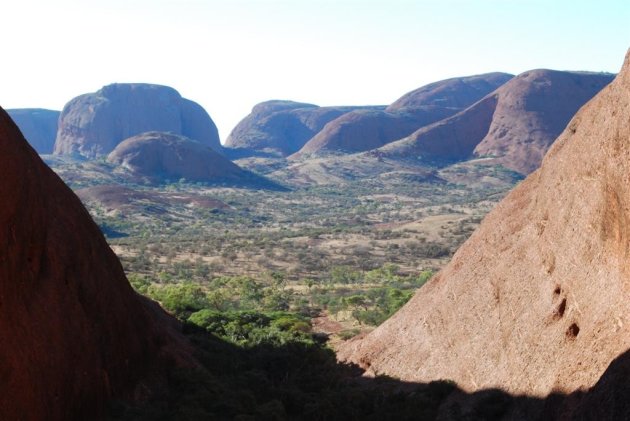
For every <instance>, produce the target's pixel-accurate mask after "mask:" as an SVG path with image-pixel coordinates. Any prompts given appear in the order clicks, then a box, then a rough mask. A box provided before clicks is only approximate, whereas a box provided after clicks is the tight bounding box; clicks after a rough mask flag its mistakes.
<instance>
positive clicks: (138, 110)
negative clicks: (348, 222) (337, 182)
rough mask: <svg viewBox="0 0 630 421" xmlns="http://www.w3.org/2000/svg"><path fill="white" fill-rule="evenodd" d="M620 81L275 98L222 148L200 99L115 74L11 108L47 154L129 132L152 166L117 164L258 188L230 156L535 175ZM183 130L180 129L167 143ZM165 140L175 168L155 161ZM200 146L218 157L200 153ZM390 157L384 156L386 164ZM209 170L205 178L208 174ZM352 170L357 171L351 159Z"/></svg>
mask: <svg viewBox="0 0 630 421" xmlns="http://www.w3.org/2000/svg"><path fill="white" fill-rule="evenodd" d="M612 79H613V75H611V74H605V73H587V72H566V71H552V70H532V71H528V72H525V73H522V74H521V75H518V76H516V77H513V76H512V75H509V74H505V73H488V74H483V75H476V76H467V77H458V78H452V79H447V80H443V81H439V82H435V83H431V84H429V85H426V86H423V87H420V88H418V89H416V90H414V91H411V92H409V93H407V94H405V95H403V96H402V97H400V99H398V100H396V101H394V102H393V103H392V104H390V105H389V106H384V105H381V106H364V107H357V106H335V107H319V106H317V105H314V104H308V103H300V102H293V101H280V100H273V101H267V102H263V103H261V104H258V105H256V106H255V107H254V108H253V109H252V112H251V113H250V114H249V115H248V116H246V117H245V118H244V119H243V120H242V121H241V122H240V123H239V124H238V125H237V126H236V127H235V128H234V129H233V130H232V132H231V133H230V136H229V137H228V139H227V141H226V144H225V147H223V146H221V144H220V142H219V137H218V132H217V128H216V126H215V125H214V122H213V121H212V119H211V117H210V116H209V115H208V114H207V113H206V112H205V110H204V109H203V108H202V107H201V106H199V105H198V104H197V103H195V102H193V101H190V100H188V99H185V98H182V97H181V96H180V95H179V93H178V92H177V91H176V90H174V89H173V88H170V87H166V86H160V85H150V84H142V83H134V84H112V85H108V86H105V87H103V88H102V89H100V90H99V91H97V92H95V93H90V94H84V95H81V96H79V97H77V98H74V99H72V100H71V101H70V102H69V103H68V104H66V106H65V107H64V109H63V111H62V112H61V113H59V112H57V111H50V110H39V109H15V110H9V114H10V115H11V116H13V118H14V119H15V121H16V123H17V124H18V125H19V127H20V128H21V130H22V131H23V133H24V134H25V136H26V137H27V138H28V139H29V141H30V142H31V144H32V145H33V146H34V147H35V149H36V150H37V151H38V152H39V153H42V154H47V153H51V152H52V153H54V154H56V155H70V156H73V157H78V158H81V159H95V158H99V157H106V156H107V155H109V154H110V153H112V152H113V151H114V150H115V149H117V148H118V146H120V145H121V143H125V142H126V143H125V144H126V145H127V147H126V148H127V149H126V150H130V149H129V146H128V145H129V144H134V145H135V146H134V149H133V150H134V151H136V152H138V153H141V154H143V157H144V158H143V159H147V160H148V161H150V162H151V164H143V165H139V164H136V165H131V164H130V162H131V160H132V158H131V157H129V156H127V157H122V156H121V155H123V153H122V152H121V151H120V150H119V151H118V152H116V153H114V155H113V156H111V157H110V159H109V162H110V163H113V164H117V165H121V166H122V167H125V168H127V170H129V169H130V168H132V167H133V168H134V170H133V171H131V172H135V173H136V174H140V173H142V176H143V177H145V179H146V180H148V179H152V180H157V179H165V178H166V179H170V178H186V179H190V180H200V178H203V181H204V182H210V183H212V182H218V181H219V180H226V179H230V180H232V181H235V180H236V179H238V178H240V177H244V178H243V179H242V180H241V181H239V183H238V184H241V185H258V186H260V185H264V184H265V183H262V184H261V183H259V182H260V179H256V177H255V176H254V175H253V174H252V173H251V172H248V171H243V170H241V169H240V168H239V169H238V170H237V169H236V168H238V167H237V166H236V165H235V164H231V163H229V161H228V158H229V159H232V160H237V163H238V164H239V165H244V166H248V165H250V164H251V163H252V161H251V158H256V157H260V158H271V159H279V160H284V159H288V160H289V162H285V163H284V164H282V165H283V166H284V167H287V168H296V169H297V170H296V171H285V172H284V173H282V172H279V173H278V175H283V176H284V177H286V176H289V174H298V173H300V174H301V175H304V173H305V172H308V171H309V168H312V167H313V166H312V165H311V164H310V162H311V161H312V160H313V159H317V160H320V161H321V160H322V159H323V160H325V161H326V162H327V163H328V165H327V167H328V168H335V167H336V166H339V165H340V162H341V161H343V162H344V163H345V164H344V165H345V166H347V165H349V164H348V163H350V162H358V161H361V162H362V164H361V165H362V168H363V170H361V171H360V172H363V173H365V170H367V169H368V168H369V167H370V166H372V167H374V168H375V170H374V171H376V172H381V173H382V172H383V171H384V168H386V169H388V170H400V169H401V168H397V169H396V168H394V167H397V166H398V167H409V166H410V165H411V166H418V167H427V166H433V167H436V166H437V167H440V166H442V165H448V164H452V163H456V162H461V161H466V160H470V159H476V158H485V159H487V160H488V163H493V164H495V165H503V166H504V167H506V168H508V169H512V170H514V171H516V172H518V173H520V174H523V175H527V174H529V173H530V172H532V171H533V170H535V169H536V168H538V166H539V165H540V162H541V160H542V157H543V156H544V154H545V152H546V151H547V149H548V148H549V147H550V146H551V144H552V143H553V141H554V139H555V138H556V136H557V135H558V134H560V132H561V131H562V130H563V128H564V127H565V126H566V124H567V123H568V122H569V120H570V119H571V117H572V116H573V114H574V113H575V112H576V111H577V110H578V109H579V108H580V107H581V106H582V105H584V103H586V102H587V101H588V100H589V99H590V98H592V97H593V96H594V95H595V94H597V92H599V91H600V90H601V89H602V88H603V87H604V86H606V85H607V84H608V83H610V81H611V80H612ZM55 121H58V124H56V123H55ZM147 132H152V133H153V134H152V135H150V136H149V135H145V134H146V133H147ZM157 133H170V134H168V135H167V134H163V135H159V134H157ZM137 136H140V138H138V137H137ZM174 136H180V137H179V138H178V140H177V141H172V142H171V141H168V142H167V141H165V139H166V138H169V139H171V140H173V139H175V137H174ZM130 138H135V139H134V140H133V141H131V140H129V141H128V139H130ZM184 138H185V139H188V140H190V141H193V142H196V143H197V144H198V146H194V147H193V146H192V145H193V144H192V143H189V142H188V141H184V140H183V139H184ZM152 142H157V143H156V146H155V148H151V147H150V144H151V143H152ZM158 144H159V146H158ZM140 145H143V146H142V147H140ZM201 146H204V147H206V148H209V149H212V150H213V151H212V152H210V151H206V152H205V153H193V152H191V153H189V154H188V155H187V156H189V158H190V159H189V160H188V161H187V162H186V163H185V164H184V163H179V164H177V165H179V167H180V169H181V171H180V170H177V171H174V172H172V170H174V168H175V166H177V165H176V164H175V161H174V160H173V157H174V156H182V155H181V152H182V151H183V150H184V149H185V150H190V151H192V149H195V148H197V149H198V148H200V147H201ZM191 148H192V149H191ZM123 149H124V148H123ZM149 150H151V151H152V152H149ZM158 150H159V151H161V152H160V156H161V157H162V158H159V160H161V162H162V163H163V164H164V165H166V167H168V169H167V168H166V167H164V165H162V164H160V165H162V166H160V165H157V160H158V158H156V156H157V155H156V153H157V152H156V151H158ZM139 151H141V152H139ZM136 152H134V153H136ZM197 152H199V151H197ZM147 154H150V155H151V158H148V156H147ZM356 154H360V155H357V157H358V158H356V159H355V158H352V159H345V158H343V157H345V156H349V155H356ZM201 156H205V157H210V156H212V157H213V158H212V159H207V160H206V161H203V160H202V159H199V158H200V157H201ZM225 157H227V158H225ZM244 158H250V161H248V160H247V159H244ZM340 160H341V161H340ZM384 160H387V162H388V164H387V165H386V166H383V165H381V164H382V163H383V162H384ZM167 161H168V164H165V163H166V162H167ZM136 162H139V160H138V159H137V158H136ZM368 162H372V164H370V165H368ZM193 163H194V164H193ZM201 167H206V169H205V170H200V168H201ZM377 167H380V168H381V169H379V168H377ZM131 172H130V171H127V173H128V174H131ZM171 172H172V173H171ZM368 172H369V171H368ZM202 173H203V174H205V175H206V176H205V177H200V174H202ZM347 173H348V174H353V173H355V171H353V169H352V168H349V169H348V171H347ZM165 174H166V176H165ZM289 178H290V177H289ZM306 178H308V177H306ZM306 178H303V179H306ZM342 178H343V177H342ZM282 181H283V182H288V183H291V182H292V180H290V179H286V178H285V179H284V180H282Z"/></svg>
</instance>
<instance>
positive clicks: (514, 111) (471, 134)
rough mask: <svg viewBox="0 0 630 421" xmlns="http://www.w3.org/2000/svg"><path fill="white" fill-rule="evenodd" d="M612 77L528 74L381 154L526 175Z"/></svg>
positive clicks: (419, 131)
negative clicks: (468, 162)
mask: <svg viewBox="0 0 630 421" xmlns="http://www.w3.org/2000/svg"><path fill="white" fill-rule="evenodd" d="M613 77H614V75H611V74H601V73H585V72H560V71H553V70H531V71H529V72H525V73H523V74H520V75H518V76H517V77H515V78H513V79H512V80H510V81H509V82H507V83H506V84H505V85H503V86H501V87H500V88H499V89H497V90H496V91H495V92H493V93H492V94H490V95H488V96H487V97H486V98H484V99H483V100H481V101H479V102H477V103H476V104H474V105H472V106H471V107H469V108H468V109H466V110H464V111H462V112H461V113H459V114H457V115H455V116H453V117H451V118H449V119H447V120H444V121H440V122H438V123H436V124H434V125H431V126H427V127H423V128H422V129H420V130H418V131H416V132H415V133H413V134H412V135H410V136H409V137H408V138H406V139H403V140H400V141H397V142H393V143H391V144H389V145H387V146H385V147H384V148H383V149H382V152H383V153H384V154H385V155H386V156H390V157H395V156H399V157H409V156H411V157H420V158H429V159H438V160H446V161H458V160H464V159H469V158H472V157H475V156H476V157H485V156H491V157H494V158H495V162H496V163H500V164H503V165H504V166H505V167H507V168H510V169H512V170H515V171H517V172H519V173H521V174H529V173H530V172H532V171H534V170H535V169H536V168H538V167H539V166H540V163H541V161H542V158H543V156H544V155H545V153H546V152H547V150H548V149H549V147H550V146H551V144H552V143H553V141H554V140H555V139H556V137H557V136H558V135H559V134H560V133H561V132H562V130H563V129H564V128H565V127H566V125H567V123H568V122H569V120H570V119H571V117H573V115H574V114H575V112H576V111H577V110H578V109H579V108H580V107H581V106H582V105H584V104H585V103H586V102H587V101H588V100H590V99H591V98H592V97H593V96H594V95H595V94H597V93H598V92H599V91H601V90H602V88H604V86H606V85H607V84H609V83H610V82H611V81H612V79H613Z"/></svg>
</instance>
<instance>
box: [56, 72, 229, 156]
mask: <svg viewBox="0 0 630 421" xmlns="http://www.w3.org/2000/svg"><path fill="white" fill-rule="evenodd" d="M147 131H164V132H173V133H177V134H181V135H183V136H186V137H189V138H191V139H194V140H197V141H198V142H201V143H203V144H205V145H208V146H210V147H212V148H213V149H215V150H217V151H221V144H220V142H219V134H218V131H217V128H216V126H215V125H214V122H213V121H212V119H211V118H210V116H209V115H208V113H206V111H205V110H204V109H203V108H202V107H201V106H200V105H199V104H197V103H195V102H192V101H190V100H188V99H185V98H182V97H181V95H180V94H179V93H178V92H177V91H176V90H175V89H173V88H169V87H167V86H160V85H149V84H142V83H120V84H113V85H108V86H105V87H104V88H102V89H101V90H99V91H97V92H95V93H92V94H85V95H81V96H79V97H76V98H74V99H73V100H71V101H70V102H69V103H68V104H66V106H65V107H64V109H63V111H62V113H61V117H60V119H59V130H58V132H57V139H56V141H55V149H54V153H55V154H57V155H80V156H84V157H86V158H95V157H99V156H102V155H107V154H108V153H109V152H111V151H112V150H113V149H114V148H115V147H116V145H118V144H119V143H120V142H122V141H123V140H124V139H127V138H129V137H131V136H135V135H137V134H140V133H144V132H147Z"/></svg>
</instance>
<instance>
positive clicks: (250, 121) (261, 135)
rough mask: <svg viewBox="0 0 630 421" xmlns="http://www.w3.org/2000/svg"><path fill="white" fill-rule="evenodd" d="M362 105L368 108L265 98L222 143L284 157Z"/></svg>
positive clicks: (231, 146)
mask: <svg viewBox="0 0 630 421" xmlns="http://www.w3.org/2000/svg"><path fill="white" fill-rule="evenodd" d="M361 108H369V107H318V106H316V105H313V104H304V103H300V102H293V101H278V100H273V101H266V102H263V103H260V104H257V105H256V106H255V107H254V108H253V109H252V112H251V113H250V114H249V115H248V116H247V117H245V118H244V119H243V120H241V121H240V122H239V123H238V125H237V126H236V127H235V128H234V129H233V130H232V133H230V136H229V137H228V139H227V141H226V142H225V146H227V147H229V148H234V149H241V150H243V149H248V150H250V151H252V152H253V153H267V154H272V155H280V156H287V155H290V154H292V153H294V152H297V151H298V150H299V149H300V148H301V147H302V146H304V144H305V143H306V142H307V141H308V140H309V139H310V138H312V137H313V136H314V135H315V134H316V133H318V132H319V131H320V130H321V129H322V128H323V127H324V126H325V125H326V123H328V122H329V121H331V120H334V119H335V118H337V117H339V116H341V115H343V114H345V113H348V112H350V111H353V110H357V109H361ZM381 108H382V107H381Z"/></svg>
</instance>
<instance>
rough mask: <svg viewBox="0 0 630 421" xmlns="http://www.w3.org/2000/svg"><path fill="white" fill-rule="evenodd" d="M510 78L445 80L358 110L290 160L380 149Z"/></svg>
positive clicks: (490, 76)
mask: <svg viewBox="0 0 630 421" xmlns="http://www.w3.org/2000/svg"><path fill="white" fill-rule="evenodd" d="M511 77H512V75H508V74H505V73H488V74H484V75H477V76H468V77H461V78H454V79H447V80H443V81H439V82H435V83H432V84H430V85H426V86H424V87H422V88H419V89H417V90H415V91H412V92H409V93H407V94H405V95H404V96H403V97H401V98H400V99H399V100H397V101H396V102H394V103H393V104H392V105H390V106H389V107H387V109H386V110H380V111H377V110H369V111H366V110H359V111H354V112H351V113H348V114H344V115H342V116H340V117H339V118H337V119H335V120H333V121H331V122H330V123H328V124H327V125H326V126H325V127H324V129H323V130H322V131H320V132H319V133H317V135H315V136H314V137H313V138H312V139H310V140H309V141H308V142H307V143H306V144H305V145H304V147H303V148H302V149H301V150H300V151H299V152H298V153H297V154H295V155H294V156H293V158H299V157H308V156H312V155H322V154H328V153H339V152H341V153H355V152H363V151H368V150H371V149H376V148H379V147H381V146H383V145H386V144H388V143H390V142H393V141H395V140H398V139H401V138H403V137H406V136H409V135H410V134H411V133H413V132H414V131H416V130H418V129H419V128H421V127H424V126H427V125H429V124H431V123H434V122H436V121H440V120H442V119H444V118H447V117H449V116H452V115H453V114H455V113H457V112H458V111H461V110H462V109H463V108H465V107H467V106H469V105H471V104H473V103H474V102H476V101H478V100H479V99H481V98H483V97H484V96H485V95H487V94H489V93H490V92H492V91H494V90H495V89H496V88H498V87H499V86H501V85H502V84H504V83H505V82H507V81H508V80H509V79H510V78H511Z"/></svg>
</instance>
